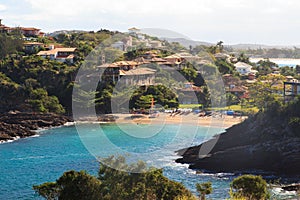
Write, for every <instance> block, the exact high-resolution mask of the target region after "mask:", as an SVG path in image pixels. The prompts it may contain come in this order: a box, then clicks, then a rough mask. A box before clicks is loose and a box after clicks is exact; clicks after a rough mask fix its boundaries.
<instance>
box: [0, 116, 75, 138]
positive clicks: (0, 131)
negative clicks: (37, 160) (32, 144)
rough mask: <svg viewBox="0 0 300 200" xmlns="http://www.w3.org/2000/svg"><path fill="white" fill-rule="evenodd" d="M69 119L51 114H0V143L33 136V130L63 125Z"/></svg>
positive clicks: (69, 119)
mask: <svg viewBox="0 0 300 200" xmlns="http://www.w3.org/2000/svg"><path fill="white" fill-rule="evenodd" d="M70 121H72V119H71V118H69V117H66V116H61V115H56V114H53V113H47V114H44V113H31V112H26V113H22V112H21V113H14V112H10V113H5V114H0V141H7V140H13V139H15V138H18V137H20V138H24V137H29V136H33V135H35V132H34V130H37V129H38V128H47V127H55V126H61V125H64V124H65V123H66V122H70Z"/></svg>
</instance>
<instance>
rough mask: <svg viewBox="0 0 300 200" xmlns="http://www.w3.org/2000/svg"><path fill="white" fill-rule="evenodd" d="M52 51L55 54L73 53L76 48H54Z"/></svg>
mask: <svg viewBox="0 0 300 200" xmlns="http://www.w3.org/2000/svg"><path fill="white" fill-rule="evenodd" d="M53 50H55V51H57V52H74V51H75V50H76V48H55V49H53Z"/></svg>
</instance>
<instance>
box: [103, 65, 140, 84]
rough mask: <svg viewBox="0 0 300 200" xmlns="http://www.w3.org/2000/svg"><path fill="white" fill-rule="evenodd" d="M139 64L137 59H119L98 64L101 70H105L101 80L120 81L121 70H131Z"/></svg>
mask: <svg viewBox="0 0 300 200" xmlns="http://www.w3.org/2000/svg"><path fill="white" fill-rule="evenodd" d="M138 66H139V63H138V62H135V61H118V62H114V63H112V64H103V65H100V66H98V68H99V70H104V72H103V74H102V77H100V81H112V82H118V81H119V80H120V78H121V76H120V71H121V70H123V71H129V70H132V69H136V68H137V67H138Z"/></svg>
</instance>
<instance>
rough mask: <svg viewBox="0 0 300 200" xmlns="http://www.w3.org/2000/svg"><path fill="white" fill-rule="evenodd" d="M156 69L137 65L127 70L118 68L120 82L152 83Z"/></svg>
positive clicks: (141, 84) (147, 84) (131, 83)
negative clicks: (137, 66)
mask: <svg viewBox="0 0 300 200" xmlns="http://www.w3.org/2000/svg"><path fill="white" fill-rule="evenodd" d="M155 72H156V70H154V69H150V68H147V67H139V68H136V69H131V70H128V71H125V70H120V72H119V73H120V83H121V84H122V83H124V84H125V85H138V86H149V85H154V80H155Z"/></svg>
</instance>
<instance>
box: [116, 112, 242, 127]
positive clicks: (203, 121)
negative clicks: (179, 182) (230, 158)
mask: <svg viewBox="0 0 300 200" xmlns="http://www.w3.org/2000/svg"><path fill="white" fill-rule="evenodd" d="M114 117H116V118H117V119H116V120H115V121H114V122H112V123H128V124H134V125H137V124H142V125H143V124H145V125H152V124H153V125H156V124H178V125H181V124H188V125H196V126H203V127H215V128H224V129H227V128H229V127H231V126H233V125H236V124H239V123H241V122H243V121H244V120H245V119H247V117H246V116H242V117H233V116H225V115H224V116H222V117H212V116H208V117H199V115H198V114H193V113H189V114H183V115H175V116H171V115H170V114H169V113H159V116H158V117H155V118H150V117H149V116H148V115H141V114H138V115H134V114H114Z"/></svg>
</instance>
